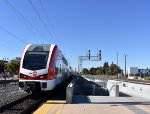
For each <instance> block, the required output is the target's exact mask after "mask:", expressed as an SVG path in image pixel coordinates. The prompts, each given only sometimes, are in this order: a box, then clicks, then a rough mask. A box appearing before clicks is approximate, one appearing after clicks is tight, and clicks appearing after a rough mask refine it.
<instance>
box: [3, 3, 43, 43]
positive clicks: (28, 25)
mask: <svg viewBox="0 0 150 114" xmlns="http://www.w3.org/2000/svg"><path fill="white" fill-rule="evenodd" d="M4 2H5V3H6V5H8V6H9V7H10V8H11V9H12V10H13V11H14V12H15V13H16V16H17V17H18V18H19V19H20V20H21V21H22V22H23V23H24V24H25V25H26V26H27V27H28V29H30V30H32V29H33V30H34V31H35V32H36V33H38V34H39V35H40V36H41V37H43V38H40V39H41V40H44V38H45V36H44V35H43V34H42V33H41V32H40V31H39V30H38V29H37V28H36V27H34V26H33V24H32V23H30V21H29V20H28V19H27V18H25V16H24V15H23V14H22V13H21V12H20V11H19V10H18V9H17V8H16V7H15V6H14V5H12V4H11V3H10V2H9V1H8V0H4ZM31 28H32V29H31Z"/></svg>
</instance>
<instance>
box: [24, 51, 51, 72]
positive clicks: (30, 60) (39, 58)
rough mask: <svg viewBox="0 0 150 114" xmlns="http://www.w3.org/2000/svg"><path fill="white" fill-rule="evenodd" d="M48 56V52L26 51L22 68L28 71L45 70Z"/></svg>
mask: <svg viewBox="0 0 150 114" xmlns="http://www.w3.org/2000/svg"><path fill="white" fill-rule="evenodd" d="M48 55H49V52H48V51H43V52H42V51H41V52H33V51H27V52H26V54H25V56H24V60H23V68H25V69H29V70H39V69H45V68H46V65H47V60H48Z"/></svg>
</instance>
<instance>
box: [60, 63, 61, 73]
mask: <svg viewBox="0 0 150 114" xmlns="http://www.w3.org/2000/svg"><path fill="white" fill-rule="evenodd" d="M60 72H61V64H60Z"/></svg>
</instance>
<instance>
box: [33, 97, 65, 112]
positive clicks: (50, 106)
mask: <svg viewBox="0 0 150 114" xmlns="http://www.w3.org/2000/svg"><path fill="white" fill-rule="evenodd" d="M65 103H66V101H59V100H58V101H56V100H49V101H46V102H45V103H44V104H43V105H42V106H41V107H40V108H38V109H37V110H36V111H35V112H34V113H33V114H60V113H61V110H62V108H63V106H64V104H65Z"/></svg>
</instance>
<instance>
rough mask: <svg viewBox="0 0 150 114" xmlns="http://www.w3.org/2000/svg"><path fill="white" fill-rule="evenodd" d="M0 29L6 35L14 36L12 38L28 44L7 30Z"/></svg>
mask: <svg viewBox="0 0 150 114" xmlns="http://www.w3.org/2000/svg"><path fill="white" fill-rule="evenodd" d="M0 29H1V30H2V31H3V32H5V33H7V34H9V35H10V36H12V38H14V39H16V40H18V41H20V42H21V43H23V44H27V42H25V41H24V40H22V39H20V38H19V37H17V36H16V35H14V34H13V33H11V32H9V31H8V30H6V29H5V28H3V27H1V26H0Z"/></svg>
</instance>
